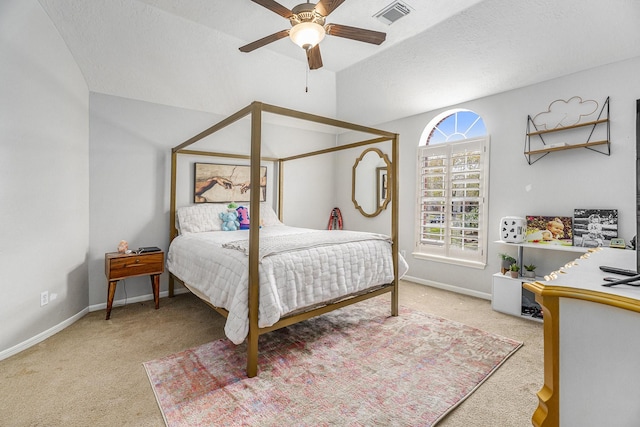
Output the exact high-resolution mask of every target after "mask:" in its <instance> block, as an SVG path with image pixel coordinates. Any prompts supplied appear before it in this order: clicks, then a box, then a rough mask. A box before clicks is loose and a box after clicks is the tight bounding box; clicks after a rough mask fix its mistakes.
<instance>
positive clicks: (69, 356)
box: [0, 282, 543, 427]
mask: <svg viewBox="0 0 640 427" xmlns="http://www.w3.org/2000/svg"><path fill="white" fill-rule="evenodd" d="M400 302H401V304H402V305H404V306H407V307H410V308H413V309H415V310H419V311H424V312H427V313H432V314H435V315H437V316H441V317H445V318H448V319H451V320H455V321H458V322H461V323H465V324H467V325H470V326H474V327H477V328H480V329H483V330H486V331H488V332H492V333H495V334H499V335H503V336H507V337H509V338H512V339H515V340H518V341H523V342H524V346H523V347H522V348H521V349H520V350H518V351H517V352H516V354H514V355H513V356H512V357H511V358H509V360H507V361H506V363H505V364H504V365H503V366H502V367H501V368H500V369H499V370H498V371H497V372H496V373H494V374H493V375H492V376H491V377H490V378H489V379H488V380H487V381H486V382H485V383H484V384H483V385H482V386H481V387H480V388H479V389H478V390H477V391H476V392H475V393H473V394H472V395H471V396H470V397H469V398H468V399H467V400H466V401H465V402H463V403H462V404H461V405H460V406H459V407H458V408H456V409H455V410H454V411H453V412H452V413H450V414H449V415H448V416H447V417H446V418H445V419H444V420H443V421H441V422H440V423H439V424H438V425H439V426H465V427H467V426H505V427H510V426H514V427H516V426H530V425H531V422H530V419H531V414H532V413H533V411H534V410H535V408H536V407H537V397H536V393H537V391H538V390H539V389H540V387H541V386H542V381H543V371H542V325H541V324H540V323H536V322H532V321H529V320H525V319H519V318H515V317H512V316H507V315H503V314H501V313H497V312H494V311H492V310H491V304H490V302H489V301H485V300H480V299H477V298H472V297H467V296H464V295H459V294H453V293H449V292H446V291H442V290H438V289H433V288H429V287H425V286H421V285H417V284H413V283H409V282H402V283H401V292H400ZM222 326H223V319H222V318H221V317H220V316H219V315H218V314H217V313H215V312H214V311H213V310H211V309H210V308H209V307H208V306H206V305H205V304H204V303H202V302H201V301H199V300H198V299H197V298H195V297H193V296H192V295H190V294H184V295H179V296H177V297H175V298H172V299H167V298H164V299H162V300H161V301H160V310H154V309H153V303H152V302H147V303H142V304H131V305H128V306H125V307H116V308H114V309H113V311H112V314H111V320H109V321H105V320H104V311H99V312H94V313H90V314H89V315H87V316H85V317H84V318H83V319H81V320H80V321H78V322H76V323H75V324H73V325H71V326H70V327H69V328H67V329H65V330H64V331H62V332H60V333H58V334H56V335H55V336H53V337H51V338H49V339H48V340H46V341H44V342H42V343H40V344H38V345H36V346H34V347H32V348H30V349H28V350H26V351H24V352H22V353H20V354H18V355H15V356H13V357H11V358H9V359H6V360H4V361H0V414H1V418H0V425H3V426H4V425H7V426H87V425H91V426H113V425H118V426H162V425H164V422H163V418H162V414H161V413H160V410H159V409H158V406H157V403H156V401H155V397H154V395H153V392H152V390H151V387H150V385H149V381H148V379H147V375H146V373H145V370H144V367H143V365H142V363H143V362H145V361H149V360H153V359H157V358H160V357H164V356H167V355H169V354H172V353H176V352H179V351H182V350H185V349H187V348H191V347H194V346H198V345H201V344H204V343H207V342H210V341H212V340H214V339H217V338H222V337H223V331H222Z"/></svg>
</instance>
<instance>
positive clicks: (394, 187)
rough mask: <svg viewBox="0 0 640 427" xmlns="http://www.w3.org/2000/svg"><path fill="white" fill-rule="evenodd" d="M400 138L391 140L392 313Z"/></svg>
mask: <svg viewBox="0 0 640 427" xmlns="http://www.w3.org/2000/svg"><path fill="white" fill-rule="evenodd" d="M399 138H400V136H399V135H398V134H397V133H396V134H395V135H394V137H393V139H392V140H391V242H392V245H393V246H392V252H391V253H392V256H393V291H391V315H392V316H397V315H398V294H399V292H398V289H399V283H398V280H399V279H398V251H399V250H400V248H399V247H398V211H399V207H398V199H399V197H398V190H399V185H398V161H399V151H400V150H399Z"/></svg>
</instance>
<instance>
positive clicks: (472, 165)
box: [417, 138, 487, 262]
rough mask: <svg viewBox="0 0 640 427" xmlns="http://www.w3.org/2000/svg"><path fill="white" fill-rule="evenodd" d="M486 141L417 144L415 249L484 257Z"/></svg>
mask: <svg viewBox="0 0 640 427" xmlns="http://www.w3.org/2000/svg"><path fill="white" fill-rule="evenodd" d="M486 142H487V139H485V138H482V139H475V140H464V141H460V142H453V143H447V144H438V145H434V146H423V147H420V148H419V162H420V168H419V170H420V175H421V177H420V178H421V179H420V182H421V187H420V200H419V203H418V205H419V210H420V213H419V225H418V227H419V232H418V233H419V238H418V242H417V250H418V252H422V253H425V254H431V255H436V256H440V257H447V258H455V259H460V260H467V261H474V262H485V261H486V256H485V253H484V247H485V246H486V245H485V238H486V237H485V236H486V230H485V228H486V225H485V223H486V218H485V216H486V213H485V212H484V211H485V194H486V172H487V171H486V166H485V163H486V160H487V159H486V157H487V154H486V148H485V147H486Z"/></svg>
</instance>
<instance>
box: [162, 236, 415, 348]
mask: <svg viewBox="0 0 640 427" xmlns="http://www.w3.org/2000/svg"><path fill="white" fill-rule="evenodd" d="M283 235H285V236H288V237H286V238H284V240H290V242H298V244H297V246H296V247H295V248H293V249H292V250H289V251H282V250H281V247H280V242H281V241H282V240H283V238H282V237H277V236H283ZM339 235H340V236H339ZM248 236H249V231H248V230H238V231H233V232H225V231H214V232H204V233H191V234H185V235H182V236H178V237H177V238H175V239H174V240H173V242H172V243H171V246H170V248H169V253H168V255H167V268H168V269H169V271H170V272H171V273H173V274H174V275H175V276H176V277H178V278H179V279H181V280H182V281H184V282H185V283H186V284H188V285H189V287H190V288H192V289H195V290H196V291H197V292H198V293H199V294H201V295H202V296H205V297H206V298H207V299H208V300H209V302H210V303H211V304H213V305H214V306H216V307H223V308H225V309H226V310H228V311H229V316H228V318H227V322H226V325H225V334H226V335H227V337H228V338H229V339H230V340H231V341H232V342H234V343H235V344H240V343H241V342H243V341H244V339H245V338H246V336H247V334H248V332H249V313H248V306H249V303H248V296H249V293H248V270H247V263H248V256H247V252H246V249H247V246H246V244H245V243H243V242H242V240H243V239H247V238H248ZM346 237H353V238H348V239H347V238H346ZM260 240H261V244H260V246H261V251H260V258H261V260H260V264H259V273H260V305H259V311H258V324H259V326H260V327H267V326H271V325H273V324H274V323H276V322H277V321H278V320H279V319H280V317H281V316H284V315H286V314H287V313H290V312H292V311H294V310H297V309H300V308H304V307H307V306H311V305H314V304H318V303H321V302H323V301H329V300H332V299H335V298H339V297H341V296H345V295H349V294H351V293H354V292H358V291H361V290H364V289H367V288H370V287H373V286H378V285H382V284H385V283H390V282H392V281H393V278H394V277H393V262H392V259H391V241H390V239H389V238H388V237H386V236H383V235H380V234H373V233H359V232H346V231H345V232H342V231H338V230H333V231H320V230H310V229H304V228H294V227H288V226H284V225H282V226H270V227H263V228H262V229H261V230H260ZM342 240H344V241H342ZM223 245H226V246H228V247H229V248H225V247H223ZM262 246H265V247H268V248H271V249H269V250H268V251H267V253H265V252H264V251H263V250H262ZM274 248H275V249H274ZM399 258H400V261H399V272H398V273H399V276H400V277H401V276H403V275H404V274H405V273H406V271H407V264H406V262H405V260H404V259H402V257H399Z"/></svg>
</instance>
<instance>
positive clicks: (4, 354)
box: [0, 287, 189, 360]
mask: <svg viewBox="0 0 640 427" xmlns="http://www.w3.org/2000/svg"><path fill="white" fill-rule="evenodd" d="M188 292H189V290H188V289H187V288H183V287H180V288H176V289H175V292H174V294H175V295H180V294H186V293H188ZM167 296H169V291H164V292H160V298H164V297H167ZM142 301H153V294H148V295H140V296H137V297H133V298H127V299H126V300H119V301H114V302H113V305H114V307H115V306H118V305H120V306H122V305H124V304H125V302H126V303H127V304H131V303H136V302H142ZM106 308H107V303H106V302H104V303H101V304H94V305H90V306H89V307H86V308H84V309H83V310H82V311H80V312H79V313H77V314H74V315H73V316H71V317H70V318H68V319H66V320H64V321H62V322H60V323H58V324H57V325H55V326H54V327H52V328H49V329H47V330H46V331H44V332H41V333H39V334H38V335H36V336H34V337H31V338H29V339H28V340H26V341H23V342H21V343H19V344H16V345H14V346H13V347H11V348H8V349H6V350H3V351H0V360H4V359H7V358H9V357H11V356H13V355H14V354H18V353H20V352H21V351H24V350H26V349H28V348H29V347H33V346H34V345H36V344H38V343H40V342H42V341H44V340H46V339H47V338H49V337H50V336H53V335H55V334H57V333H58V332H60V331H61V330H63V329H64V328H66V327H67V326H70V325H72V324H73V323H75V322H77V321H78V320H80V319H82V318H83V317H84V316H85V315H87V314H88V313H90V312H92V311H99V310H105V309H106Z"/></svg>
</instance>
